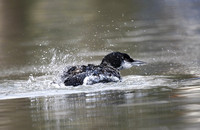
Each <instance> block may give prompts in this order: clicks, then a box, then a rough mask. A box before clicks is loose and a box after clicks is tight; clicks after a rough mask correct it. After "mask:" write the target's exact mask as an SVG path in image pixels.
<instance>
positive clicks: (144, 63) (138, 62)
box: [131, 60, 147, 66]
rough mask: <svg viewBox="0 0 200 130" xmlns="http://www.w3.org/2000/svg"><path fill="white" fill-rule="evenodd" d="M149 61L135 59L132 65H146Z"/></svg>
mask: <svg viewBox="0 0 200 130" xmlns="http://www.w3.org/2000/svg"><path fill="white" fill-rule="evenodd" d="M146 64H147V63H146V62H143V61H139V60H134V61H133V62H132V63H131V65H132V66H140V65H146Z"/></svg>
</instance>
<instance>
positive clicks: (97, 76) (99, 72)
mask: <svg viewBox="0 0 200 130" xmlns="http://www.w3.org/2000/svg"><path fill="white" fill-rule="evenodd" d="M62 79H63V81H64V84H65V85H66V86H78V85H82V84H85V85H91V84H95V83H100V82H103V83H105V82H116V81H120V80H121V77H120V73H119V71H118V70H117V69H115V68H113V67H110V66H103V65H97V66H96V65H92V64H88V65H87V66H85V65H82V66H72V67H70V68H68V69H67V70H66V71H64V73H63V75H62Z"/></svg>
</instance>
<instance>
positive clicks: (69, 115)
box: [0, 86, 200, 129]
mask: <svg viewBox="0 0 200 130" xmlns="http://www.w3.org/2000/svg"><path fill="white" fill-rule="evenodd" d="M161 89H163V91H160V89H152V90H135V91H104V92H96V93H79V94H71V95H63V96H53V97H46V98H31V99H18V100H16V99H13V100H3V101H0V105H1V112H0V114H1V128H4V129H16V128H19V129H20V128H21V129H64V128H65V129H66V128H67V129H68V128H71V129H97V128H105V129H112V128H116V129H133V128H138V129H140V128H142V129H189V128H198V127H199V123H200V113H199V108H200V105H199V100H198V97H199V96H200V95H199V93H200V91H199V90H200V88H199V87H198V86H195V88H194V87H193V88H192V90H191V88H179V89H174V90H173V91H171V90H170V89H166V88H161ZM188 90H191V91H190V94H188ZM16 111H17V112H16ZM13 112H15V114H14V113H13ZM18 119H20V120H18Z"/></svg>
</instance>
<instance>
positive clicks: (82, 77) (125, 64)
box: [61, 52, 144, 86]
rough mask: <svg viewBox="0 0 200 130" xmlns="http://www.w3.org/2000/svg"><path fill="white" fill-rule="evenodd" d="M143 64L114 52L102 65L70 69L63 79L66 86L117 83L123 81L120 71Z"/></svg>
mask: <svg viewBox="0 0 200 130" xmlns="http://www.w3.org/2000/svg"><path fill="white" fill-rule="evenodd" d="M141 64H144V62H142V61H136V60H133V59H132V58H130V56H129V55H128V54H125V53H121V52H112V53H110V54H108V55H106V56H105V57H104V58H103V60H102V62H101V64H100V65H93V64H88V65H87V66H86V65H81V66H79V65H78V66H71V67H68V68H67V70H66V71H64V72H63V75H62V76H61V78H62V80H63V82H64V84H65V85H66V86H78V85H82V84H85V85H91V84H95V83H107V82H117V81H120V80H121V76H120V73H119V70H121V69H124V68H130V67H132V66H133V65H141Z"/></svg>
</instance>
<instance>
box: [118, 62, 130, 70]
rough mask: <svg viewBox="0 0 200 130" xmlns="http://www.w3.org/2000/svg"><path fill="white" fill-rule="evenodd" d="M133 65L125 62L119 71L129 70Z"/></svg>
mask: <svg viewBox="0 0 200 130" xmlns="http://www.w3.org/2000/svg"><path fill="white" fill-rule="evenodd" d="M132 66H133V65H132V64H131V63H130V62H127V61H124V62H123V63H122V64H121V67H120V68H119V69H128V68H131V67H132Z"/></svg>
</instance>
